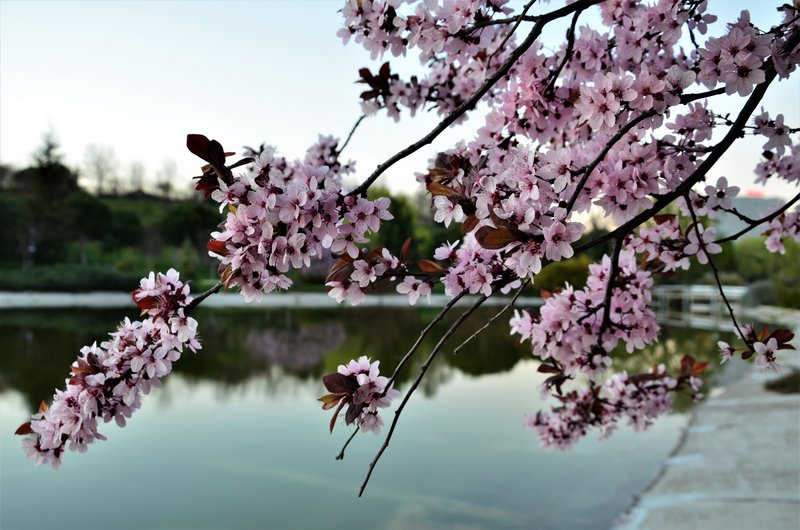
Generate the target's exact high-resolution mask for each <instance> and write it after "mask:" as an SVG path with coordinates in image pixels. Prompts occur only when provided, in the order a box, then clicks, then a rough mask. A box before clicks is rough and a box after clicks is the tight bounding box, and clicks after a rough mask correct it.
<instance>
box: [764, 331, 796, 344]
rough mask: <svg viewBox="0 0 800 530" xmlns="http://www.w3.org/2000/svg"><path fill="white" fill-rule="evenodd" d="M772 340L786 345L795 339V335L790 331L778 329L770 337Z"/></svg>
mask: <svg viewBox="0 0 800 530" xmlns="http://www.w3.org/2000/svg"><path fill="white" fill-rule="evenodd" d="M769 338H770V339H775V340H776V341H777V342H778V344H786V343H787V342H790V341H791V340H792V339H793V338H794V333H792V332H791V331H789V330H788V329H776V330H775V331H773V332H772V334H771V335H770V336H769Z"/></svg>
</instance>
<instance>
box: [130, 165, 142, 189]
mask: <svg viewBox="0 0 800 530" xmlns="http://www.w3.org/2000/svg"><path fill="white" fill-rule="evenodd" d="M144 176H145V171H144V164H142V163H141V162H139V161H134V162H131V167H130V169H129V170H128V183H129V184H130V190H131V191H133V192H135V193H141V192H142V191H143V190H144Z"/></svg>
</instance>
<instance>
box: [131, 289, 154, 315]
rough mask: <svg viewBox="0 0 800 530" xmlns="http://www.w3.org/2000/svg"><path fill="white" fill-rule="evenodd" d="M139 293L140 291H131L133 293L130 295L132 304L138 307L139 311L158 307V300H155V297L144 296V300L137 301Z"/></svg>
mask: <svg viewBox="0 0 800 530" xmlns="http://www.w3.org/2000/svg"><path fill="white" fill-rule="evenodd" d="M139 293H141V289H136V290H135V291H133V293H131V298H132V299H133V302H134V303H135V304H136V305H137V306H139V309H141V310H142V311H146V310H148V309H153V308H154V307H156V306H157V305H158V300H157V299H156V297H155V296H145V297H144V298H138V299H137V295H138V294H139Z"/></svg>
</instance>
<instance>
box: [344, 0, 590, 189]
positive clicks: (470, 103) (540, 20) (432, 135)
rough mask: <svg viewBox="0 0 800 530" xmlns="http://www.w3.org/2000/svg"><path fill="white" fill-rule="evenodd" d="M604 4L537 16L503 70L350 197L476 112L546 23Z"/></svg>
mask: <svg viewBox="0 0 800 530" xmlns="http://www.w3.org/2000/svg"><path fill="white" fill-rule="evenodd" d="M603 1H604V0H579V1H578V2H575V3H573V4H569V5H567V6H564V7H562V8H560V9H556V10H555V11H551V12H550V13H547V14H545V15H541V16H538V17H537V18H536V24H535V25H534V26H533V29H531V32H530V33H529V34H528V36H527V37H526V38H525V40H524V41H523V42H522V44H520V45H519V46H518V47H517V48H516V49H514V51H512V52H511V54H510V55H509V56H508V59H506V61H505V62H504V63H503V64H502V65H501V66H500V68H498V69H497V71H496V72H495V73H494V74H492V75H491V76H490V77H489V78H488V79H487V80H486V81H485V82H484V83H483V85H481V87H480V88H479V89H478V90H477V91H476V92H475V93H474V94H472V96H470V97H469V99H467V100H465V101H464V102H463V103H461V104H460V105H459V106H458V107H456V108H455V109H454V110H453V112H451V113H450V114H448V115H447V117H445V119H443V120H442V121H441V122H439V124H438V125H437V126H436V127H434V128H433V129H432V130H431V132H429V133H428V134H426V135H425V136H423V137H422V138H421V139H419V140H417V141H416V142H414V143H413V144H411V145H409V146H408V147H406V148H405V149H403V150H402V151H400V152H398V153H396V154H395V155H393V156H392V157H390V158H389V159H388V160H386V161H385V162H384V163H382V164H378V167H377V168H375V171H373V172H372V174H371V175H370V176H369V177H368V178H367V179H366V180H365V181H364V182H362V183H361V184H360V185H359V186H358V187H357V188H356V189H354V190H353V191H351V192H350V195H364V194H365V193H366V191H367V189H368V188H369V187H370V186H371V185H372V183H373V182H375V181H376V180H377V179H378V177H380V176H381V175H382V174H383V173H384V172H385V171H386V170H387V169H389V168H390V167H392V166H393V165H394V164H396V163H397V162H399V161H400V160H403V159H404V158H406V157H407V156H409V155H411V154H413V153H415V152H417V151H418V150H419V149H421V148H422V147H424V146H426V145H428V144H430V143H431V142H433V140H434V139H436V137H437V136H439V135H440V134H441V133H442V132H443V131H445V130H446V129H447V128H448V127H450V125H452V124H453V123H455V122H456V121H457V120H458V119H459V118H460V117H461V116H462V115H463V114H465V113H466V112H467V111H469V110H471V109H473V108H474V107H475V105H477V103H478V102H479V101H480V100H481V98H483V96H484V95H485V94H486V93H487V92H488V91H489V89H490V88H492V87H493V86H494V85H495V83H497V82H498V81H499V80H500V79H502V78H503V77H504V76H505V75H506V74H507V73H508V72H509V70H511V67H512V66H514V64H515V63H516V62H517V61H518V60H519V58H520V57H522V55H523V54H524V53H525V52H526V51H527V50H528V48H530V47H531V46H532V45H533V43H534V42H536V39H538V38H539V35H540V34H541V33H542V29H543V28H544V26H545V25H546V24H547V23H549V22H551V21H553V20H556V19H558V18H561V17H563V16H566V15H569V14H571V13H574V12H575V11H583V10H585V9H588V8H589V7H591V6H593V5H595V4H599V3H600V2H603Z"/></svg>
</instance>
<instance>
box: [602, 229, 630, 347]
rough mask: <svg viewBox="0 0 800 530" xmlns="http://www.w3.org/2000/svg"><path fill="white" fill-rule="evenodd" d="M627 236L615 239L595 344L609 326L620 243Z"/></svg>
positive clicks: (620, 248) (617, 270) (617, 272)
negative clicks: (601, 316)
mask: <svg viewBox="0 0 800 530" xmlns="http://www.w3.org/2000/svg"><path fill="white" fill-rule="evenodd" d="M626 235H627V234H623V235H622V236H621V237H618V238H617V242H616V244H615V245H614V254H613V256H612V257H611V268H610V269H609V271H608V283H607V284H606V294H605V299H604V300H603V305H604V306H605V308H604V309H603V320H602V322H601V323H600V330H599V331H598V332H597V342H598V344H600V343H601V342H602V341H603V333H605V332H606V329H608V327H609V326H610V325H611V298H612V297H613V293H614V283H615V282H616V278H617V275H618V274H619V254H620V252H621V251H622V242H623V241H624V239H625V236H626Z"/></svg>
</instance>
